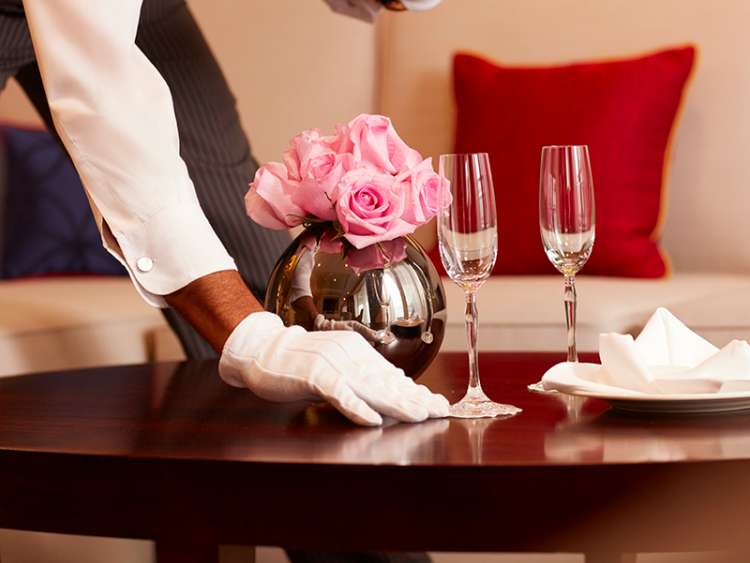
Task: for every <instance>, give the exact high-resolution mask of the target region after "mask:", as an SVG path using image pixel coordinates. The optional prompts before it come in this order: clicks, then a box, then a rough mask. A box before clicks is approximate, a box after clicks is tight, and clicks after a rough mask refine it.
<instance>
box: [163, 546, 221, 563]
mask: <svg viewBox="0 0 750 563" xmlns="http://www.w3.org/2000/svg"><path fill="white" fill-rule="evenodd" d="M156 563H219V546H218V545H210V544H208V545H187V544H183V543H171V542H163V541H157V542H156Z"/></svg>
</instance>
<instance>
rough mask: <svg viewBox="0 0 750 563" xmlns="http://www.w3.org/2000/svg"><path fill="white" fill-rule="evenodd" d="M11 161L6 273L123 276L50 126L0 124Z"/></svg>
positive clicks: (5, 224) (7, 275)
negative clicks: (103, 242)
mask: <svg viewBox="0 0 750 563" xmlns="http://www.w3.org/2000/svg"><path fill="white" fill-rule="evenodd" d="M0 136H2V140H3V145H4V149H5V159H6V161H7V181H6V183H5V208H4V213H3V222H2V231H3V234H2V240H3V252H2V270H1V273H2V277H3V278H17V277H22V276H33V275H40V274H60V273H64V274H107V275H123V274H125V269H124V268H123V267H122V265H120V263H119V262H118V261H117V260H116V259H115V258H113V257H112V256H111V255H110V254H109V253H108V252H107V251H106V250H105V249H104V247H103V246H102V242H101V237H100V235H99V230H98V229H97V228H96V223H95V222H94V217H93V215H92V213H91V208H90V207H89V204H88V201H87V199H86V194H85V192H84V190H83V186H82V185H81V181H80V179H79V178H78V174H77V173H76V170H75V168H74V167H73V165H72V164H71V162H70V160H69V159H68V157H67V155H66V154H65V152H64V151H63V150H62V148H61V147H60V145H59V144H58V143H57V141H56V140H55V139H54V138H53V137H52V135H50V134H49V133H48V132H47V131H46V130H39V129H23V128H18V127H11V126H7V125H6V126H3V127H2V128H0Z"/></svg>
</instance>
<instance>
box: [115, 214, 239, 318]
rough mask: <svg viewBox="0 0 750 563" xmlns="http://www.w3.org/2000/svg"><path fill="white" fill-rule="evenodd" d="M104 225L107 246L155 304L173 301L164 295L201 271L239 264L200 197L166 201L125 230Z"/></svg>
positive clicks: (142, 291)
mask: <svg viewBox="0 0 750 563" xmlns="http://www.w3.org/2000/svg"><path fill="white" fill-rule="evenodd" d="M102 227H103V228H102V230H101V231H102V239H103V242H104V247H105V248H106V249H107V250H108V251H109V252H110V253H111V254H112V255H113V256H114V257H115V258H117V259H118V260H119V261H120V262H121V263H122V264H123V266H125V268H126V269H127V271H128V274H130V279H131V280H133V284H134V285H135V287H136V289H137V290H138V292H139V293H140V294H141V296H142V297H143V299H145V300H146V302H147V303H149V304H150V305H152V306H154V307H161V308H165V307H168V305H167V303H166V301H165V299H164V297H163V296H164V295H168V294H170V293H173V292H175V291H177V290H178V289H181V288H183V287H185V286H186V285H188V284H189V283H190V282H192V281H195V280H196V279H198V278H200V277H203V276H206V275H208V274H212V273H214V272H220V271H224V270H236V269H237V265H236V264H235V262H234V260H233V259H232V257H231V256H229V253H227V251H226V249H225V248H224V245H223V244H222V243H221V241H220V240H219V238H218V237H217V236H216V233H215V232H214V230H213V228H212V227H211V224H210V223H209V222H208V219H206V216H205V215H204V214H203V210H202V209H201V208H200V206H199V205H198V203H197V202H195V201H188V202H185V203H181V204H177V205H172V206H170V207H167V208H165V209H163V210H161V211H159V212H158V213H156V214H154V215H153V216H151V217H150V218H149V219H148V221H146V222H145V223H141V222H139V223H138V224H137V225H133V226H132V227H130V226H129V227H128V228H127V229H126V230H124V231H119V232H118V231H112V230H110V229H109V228H108V227H107V225H106V224H105V225H102Z"/></svg>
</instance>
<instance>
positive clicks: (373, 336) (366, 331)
mask: <svg viewBox="0 0 750 563" xmlns="http://www.w3.org/2000/svg"><path fill="white" fill-rule="evenodd" d="M313 326H314V327H315V330H353V331H354V332H357V333H359V334H361V335H362V336H364V337H365V339H367V341H368V342H379V341H380V338H379V336H378V331H377V330H373V329H371V328H370V327H367V326H365V325H363V324H362V323H361V322H359V321H334V320H333V319H326V318H325V317H324V316H323V315H322V314H320V315H318V316H317V317H315V322H314V325H313Z"/></svg>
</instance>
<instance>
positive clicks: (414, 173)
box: [399, 158, 451, 225]
mask: <svg viewBox="0 0 750 563" xmlns="http://www.w3.org/2000/svg"><path fill="white" fill-rule="evenodd" d="M399 179H400V180H403V182H404V198H405V207H404V216H403V219H404V220H405V221H408V222H409V223H412V224H413V225H424V224H425V223H427V222H428V221H429V220H430V219H432V218H433V217H434V216H435V215H437V214H438V212H439V211H440V210H441V209H444V208H446V207H447V206H449V205H450V203H451V194H450V183H449V182H448V180H447V179H446V178H444V177H442V176H440V175H439V174H436V173H435V171H434V170H433V169H432V158H427V159H425V160H423V161H422V162H420V163H419V164H418V165H417V166H415V167H414V168H412V169H411V170H409V171H407V172H405V173H404V174H402V175H401V176H399ZM441 198H442V200H443V203H442V205H441V203H440V202H441Z"/></svg>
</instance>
